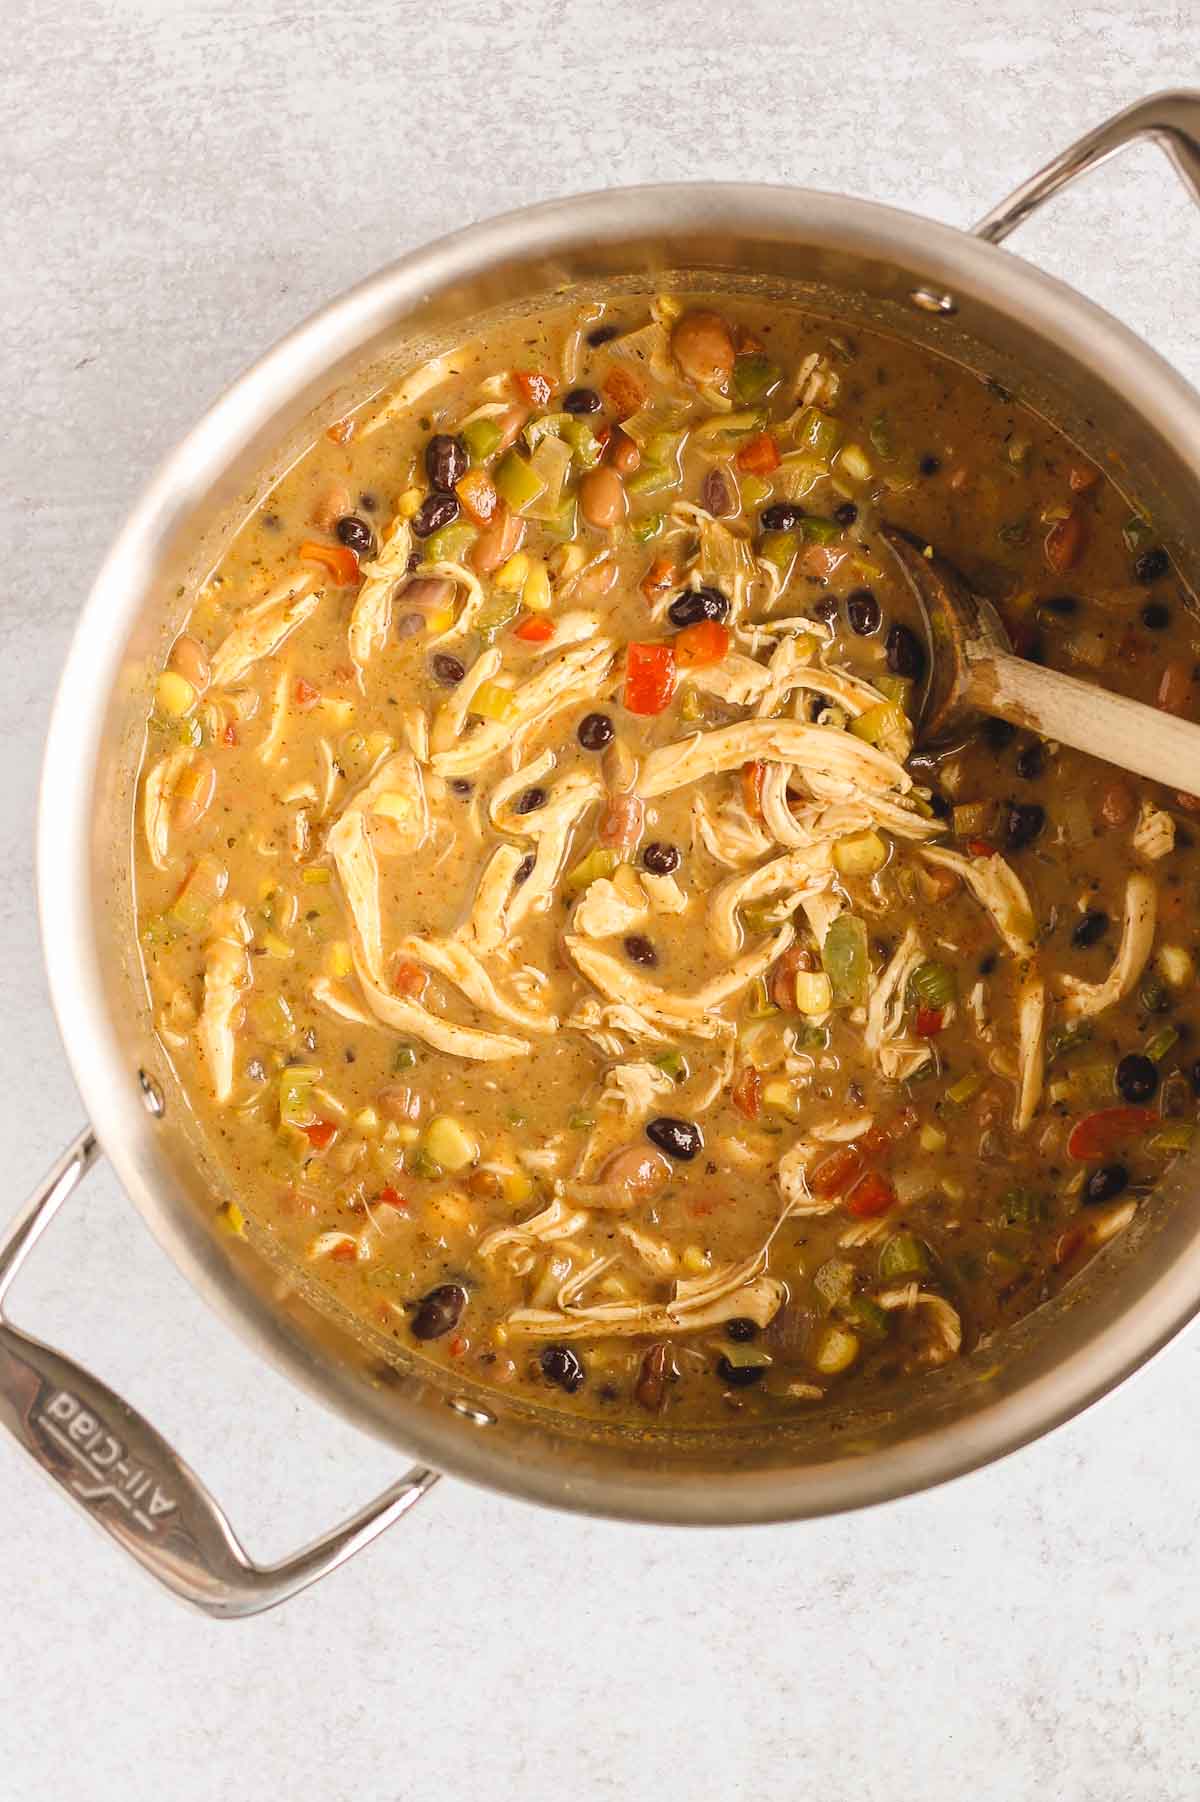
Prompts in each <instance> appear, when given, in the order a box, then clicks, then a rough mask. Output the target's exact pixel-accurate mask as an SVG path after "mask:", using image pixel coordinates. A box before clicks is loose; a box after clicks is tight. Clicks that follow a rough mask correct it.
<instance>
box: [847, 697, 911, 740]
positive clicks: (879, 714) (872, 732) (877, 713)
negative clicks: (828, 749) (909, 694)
mask: <svg viewBox="0 0 1200 1802" xmlns="http://www.w3.org/2000/svg"><path fill="white" fill-rule="evenodd" d="M850 731H851V733H852V734H853V736H854V737H855V738H861V739H862V740H863V741H864V743H866V744H868V745H877V744H879V743H880V742H881V740H884V739H886V738H887V736H888V734H889V733H892V732H896V731H900V732H907V731H908V715H907V714H906V713H905V711H904V709H903V707H901V706H900V704H899V702H898V701H880V702H878V704H877V705H876V706H874V707H868V708H867V709H866V712H865V713H860V714H859V716H858V718H857V719H853V720H851V721H850Z"/></svg>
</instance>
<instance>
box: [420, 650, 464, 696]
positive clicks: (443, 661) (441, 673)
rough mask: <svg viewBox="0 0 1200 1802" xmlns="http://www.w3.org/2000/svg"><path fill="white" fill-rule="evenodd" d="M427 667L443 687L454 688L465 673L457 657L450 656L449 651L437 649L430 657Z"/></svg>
mask: <svg viewBox="0 0 1200 1802" xmlns="http://www.w3.org/2000/svg"><path fill="white" fill-rule="evenodd" d="M429 667H430V669H432V671H433V674H434V677H435V679H436V680H437V681H438V682H440V683H441V684H442V686H443V687H444V688H454V687H455V686H456V685H457V684H458V683H459V682H461V681H462V679H463V677H464V676H465V675H466V673H467V672H466V670H465V669H464V668H463V666H462V664H461V663H460V662H459V660H458V658H457V657H452V656H451V655H450V653H449V651H438V652H437V654H436V655H435V656H434V657H432V658H431V659H430V664H429Z"/></svg>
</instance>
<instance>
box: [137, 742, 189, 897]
mask: <svg viewBox="0 0 1200 1802" xmlns="http://www.w3.org/2000/svg"><path fill="white" fill-rule="evenodd" d="M191 760H192V753H191V751H190V750H188V749H186V748H184V749H181V750H178V751H169V752H168V753H167V755H166V756H165V757H160V758H159V760H158V762H157V763H156V764H155V766H154V768H153V769H152V770H151V771H150V773H149V775H148V776H147V777H146V781H145V785H144V787H143V789H142V828H143V830H144V832H145V834H146V849H147V851H148V852H149V853H150V862H151V863H152V864H153V865H154V867H155V869H156V870H165V869H166V867H167V863H168V861H169V856H170V849H171V803H172V801H173V800H174V798H175V790H176V788H177V787H178V785H179V778H180V777H181V776H182V775H183V772H184V770H186V768H187V766H188V764H189V763H190V762H191Z"/></svg>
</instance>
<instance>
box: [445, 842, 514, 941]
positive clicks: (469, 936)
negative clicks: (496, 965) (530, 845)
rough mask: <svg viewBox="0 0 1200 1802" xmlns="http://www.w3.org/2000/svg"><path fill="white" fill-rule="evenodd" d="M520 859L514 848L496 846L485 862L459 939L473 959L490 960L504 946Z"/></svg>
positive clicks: (460, 929) (510, 846)
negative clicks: (487, 958)
mask: <svg viewBox="0 0 1200 1802" xmlns="http://www.w3.org/2000/svg"><path fill="white" fill-rule="evenodd" d="M523 856H524V853H523V852H521V851H519V850H518V849H517V847H516V845H498V846H497V847H496V849H495V850H494V851H493V852H492V855H491V856H490V857H489V859H488V861H487V864H486V866H485V868H484V872H483V875H482V876H481V877H480V879H479V887H478V888H477V889H476V891H475V900H474V903H473V904H472V907H471V915H470V918H469V919H468V920H467V923H466V925H465V926H461V927H460V928H459V937H460V938H461V939H462V941H463V943H464V944H465V945H466V946H467V948H468V949H469V950H471V951H473V952H474V953H475V955H476V957H489V956H490V955H491V953H492V952H493V951H495V950H497V949H498V948H499V947H500V946H501V945H502V944H503V943H504V936H505V926H506V916H507V912H508V902H509V897H510V896H511V894H512V889H513V881H514V879H515V877H516V874H517V871H518V870H519V869H520V867H521V863H522V859H523Z"/></svg>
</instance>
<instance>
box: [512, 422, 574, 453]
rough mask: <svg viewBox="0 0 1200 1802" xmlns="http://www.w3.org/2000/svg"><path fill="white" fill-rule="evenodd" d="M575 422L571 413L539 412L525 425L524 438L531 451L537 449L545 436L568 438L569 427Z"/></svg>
mask: <svg viewBox="0 0 1200 1802" xmlns="http://www.w3.org/2000/svg"><path fill="white" fill-rule="evenodd" d="M574 423H575V421H574V418H573V416H572V415H571V414H570V413H539V415H538V417H537V418H536V419H531V420H530V421H529V422H528V424H527V425H526V427H525V431H524V434H523V435H524V439H525V442H526V444H527V445H528V446H529V448H530V450H531V451H535V450H536V449H537V447H538V445H539V444H540V443H541V442H542V440H543V438H561V439H563V440H564V442H565V441H566V439H567V427H568V426H569V425H573V424H574Z"/></svg>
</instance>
